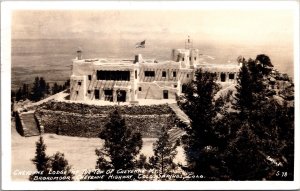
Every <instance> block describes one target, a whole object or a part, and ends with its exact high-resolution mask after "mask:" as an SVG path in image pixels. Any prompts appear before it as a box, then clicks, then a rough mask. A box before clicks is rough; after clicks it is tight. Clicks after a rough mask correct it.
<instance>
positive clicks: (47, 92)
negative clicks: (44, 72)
mask: <svg viewBox="0 0 300 191" xmlns="http://www.w3.org/2000/svg"><path fill="white" fill-rule="evenodd" d="M45 93H46V94H48V95H49V94H50V85H49V83H47V84H46V90H45Z"/></svg>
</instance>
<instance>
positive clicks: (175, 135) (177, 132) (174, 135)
mask: <svg viewBox="0 0 300 191" xmlns="http://www.w3.org/2000/svg"><path fill="white" fill-rule="evenodd" d="M168 133H169V136H170V139H169V140H170V142H176V141H177V140H178V139H180V138H181V136H182V135H184V134H185V131H184V130H182V129H180V128H178V127H175V128H172V129H170V130H169V132H168Z"/></svg>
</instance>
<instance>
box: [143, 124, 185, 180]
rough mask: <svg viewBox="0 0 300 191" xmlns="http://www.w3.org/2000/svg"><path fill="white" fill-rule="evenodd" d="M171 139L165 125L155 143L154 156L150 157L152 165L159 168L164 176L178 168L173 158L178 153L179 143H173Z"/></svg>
mask: <svg viewBox="0 0 300 191" xmlns="http://www.w3.org/2000/svg"><path fill="white" fill-rule="evenodd" d="M169 139H170V137H169V134H168V130H167V129H166V128H165V127H163V128H162V132H161V135H160V137H159V138H158V140H157V141H156V142H155V143H154V144H153V151H154V156H152V157H150V158H149V163H150V165H151V167H152V168H153V169H156V170H158V171H159V174H160V175H162V176H163V175H166V174H170V173H171V171H172V170H174V169H175V168H176V165H175V163H174V162H173V159H174V158H175V156H176V154H177V151H176V148H177V146H178V144H179V143H178V142H176V143H175V144H172V143H171V142H170V140H169ZM161 179H165V178H161Z"/></svg>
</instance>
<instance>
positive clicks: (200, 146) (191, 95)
mask: <svg viewBox="0 0 300 191" xmlns="http://www.w3.org/2000/svg"><path fill="white" fill-rule="evenodd" d="M195 76H196V80H195V81H192V82H191V83H190V84H188V85H187V88H186V91H185V93H184V95H183V100H184V102H179V106H180V107H181V108H182V109H183V110H184V111H185V113H186V114H187V115H188V116H189V118H190V120H191V125H190V128H187V139H186V143H187V144H186V145H185V146H184V149H185V153H186V156H187V162H188V169H189V171H191V172H193V173H194V174H195V175H203V174H205V175H211V174H213V172H212V171H211V169H210V166H211V165H214V164H213V163H214V162H215V160H212V155H211V151H212V150H215V147H217V146H218V141H217V136H216V134H215V131H214V126H215V117H216V108H215V105H214V95H215V94H216V92H217V91H218V90H219V86H218V85H217V84H216V83H215V75H214V74H211V73H208V72H202V71H201V70H198V71H196V73H195ZM207 148H213V149H207Z"/></svg>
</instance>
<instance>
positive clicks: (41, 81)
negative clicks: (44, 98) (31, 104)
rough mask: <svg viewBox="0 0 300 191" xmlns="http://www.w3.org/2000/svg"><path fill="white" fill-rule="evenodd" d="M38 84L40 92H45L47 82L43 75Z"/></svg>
mask: <svg viewBox="0 0 300 191" xmlns="http://www.w3.org/2000/svg"><path fill="white" fill-rule="evenodd" d="M39 86H40V91H41V93H42V94H43V95H44V94H45V93H46V87H47V83H46V81H45V80H44V78H43V77H40V81H39Z"/></svg>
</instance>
